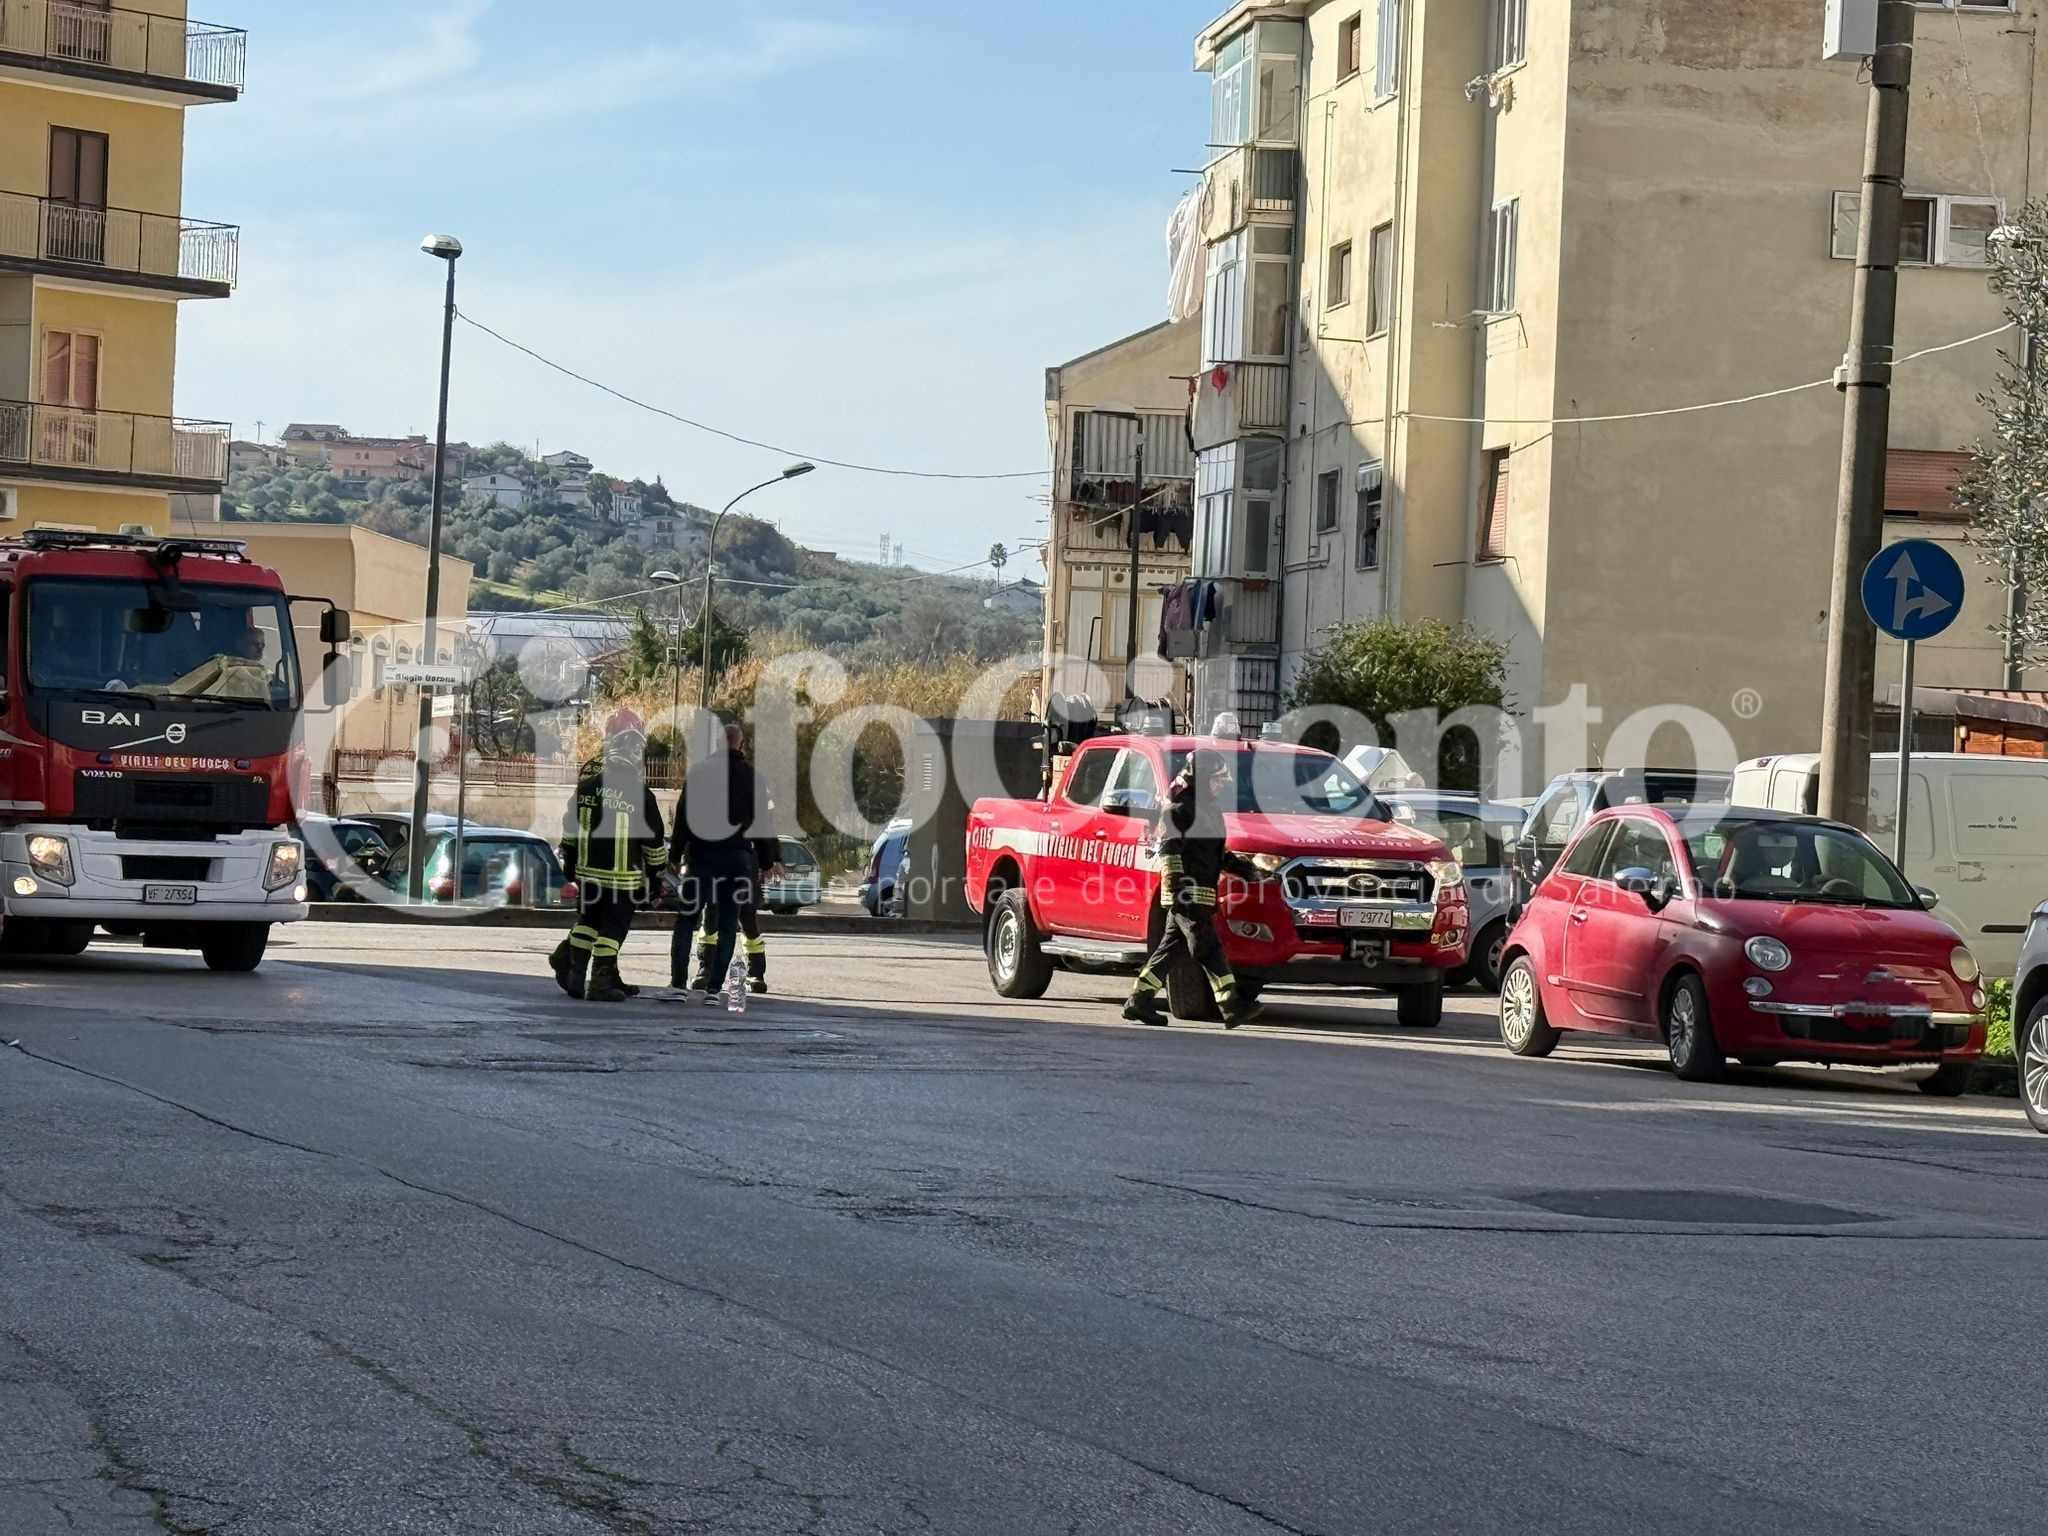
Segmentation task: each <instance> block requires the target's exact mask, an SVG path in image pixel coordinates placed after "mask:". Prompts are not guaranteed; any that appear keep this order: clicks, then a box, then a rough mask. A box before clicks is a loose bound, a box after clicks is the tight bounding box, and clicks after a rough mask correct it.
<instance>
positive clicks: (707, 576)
mask: <svg viewBox="0 0 2048 1536" xmlns="http://www.w3.org/2000/svg"><path fill="white" fill-rule="evenodd" d="M817 467H818V466H817V465H815V464H813V463H811V462H810V460H808V459H799V460H798V461H797V462H796V463H794V464H792V465H790V466H789V467H788V468H787V469H785V470H783V472H782V473H781V474H779V475H777V476H776V477H775V478H774V479H773V480H763V481H762V482H761V483H760V484H759V485H750V486H748V487H747V488H746V489H745V490H744V491H741V492H740V493H739V495H737V496H735V497H733V499H732V500H731V501H728V502H727V503H726V504H725V511H723V512H720V513H719V514H718V516H717V517H716V518H714V519H712V523H711V537H710V538H709V539H707V540H705V542H704V648H703V650H702V651H701V652H699V653H698V656H697V661H698V664H699V665H700V666H702V667H703V669H704V671H703V686H702V687H701V688H700V689H699V690H698V694H697V703H698V706H699V707H700V708H702V709H705V710H709V709H710V708H711V556H712V553H713V551H715V550H716V549H717V548H718V530H719V528H720V526H721V525H722V524H723V523H724V522H725V514H726V512H730V511H731V510H732V509H733V508H734V507H736V506H738V505H739V504H740V503H741V502H743V501H745V500H746V499H747V498H748V497H749V496H751V495H753V494H754V492H756V491H765V490H767V489H768V487H769V486H771V485H779V484H781V483H782V482H783V481H784V480H794V479H796V477H797V476H798V475H808V474H809V473H810V472H811V471H812V470H814V469H816V468H817Z"/></svg>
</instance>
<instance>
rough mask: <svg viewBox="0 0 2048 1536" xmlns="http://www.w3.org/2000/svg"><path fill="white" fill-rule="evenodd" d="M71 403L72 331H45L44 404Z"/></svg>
mask: <svg viewBox="0 0 2048 1536" xmlns="http://www.w3.org/2000/svg"><path fill="white" fill-rule="evenodd" d="M70 403H71V333H70V332H69V331H45V332H43V404H45V405H69V404H70Z"/></svg>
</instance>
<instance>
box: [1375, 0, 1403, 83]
mask: <svg viewBox="0 0 2048 1536" xmlns="http://www.w3.org/2000/svg"><path fill="white" fill-rule="evenodd" d="M1400 89H1401V0H1380V30H1379V56H1378V58H1377V60H1376V61H1375V67H1374V72H1373V82H1372V90H1373V95H1375V96H1376V97H1378V98H1379V99H1380V100H1381V101H1385V100H1386V99H1387V98H1388V97H1390V96H1392V95H1394V94H1396V93H1397V92H1398V91H1399V90H1400Z"/></svg>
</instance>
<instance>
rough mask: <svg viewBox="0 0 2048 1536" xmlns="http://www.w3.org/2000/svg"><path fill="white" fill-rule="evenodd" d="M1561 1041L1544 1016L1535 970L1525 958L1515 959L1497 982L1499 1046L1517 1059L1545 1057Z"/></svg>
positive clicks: (1518, 956)
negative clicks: (1519, 1057)
mask: <svg viewBox="0 0 2048 1536" xmlns="http://www.w3.org/2000/svg"><path fill="white" fill-rule="evenodd" d="M1560 1038H1561V1037H1560V1035H1559V1033H1558V1031H1556V1030H1554V1029H1552V1028H1551V1027H1550V1021H1549V1020H1548V1018H1546V1017H1545V1015H1544V1012H1543V994H1542V993H1541V992H1539V991H1538V990H1537V988H1536V967H1535V966H1534V965H1533V964H1531V963H1530V960H1529V957H1528V956H1527V955H1517V956H1516V957H1515V961H1514V964H1512V965H1510V966H1509V967H1508V973H1507V975H1505V976H1503V977H1502V978H1501V981H1500V1039H1501V1044H1503V1045H1505V1046H1506V1047H1507V1048H1508V1049H1509V1050H1511V1051H1513V1052H1514V1053H1515V1054H1516V1055H1517V1056H1548V1055H1549V1054H1550V1053H1551V1052H1552V1051H1554V1050H1556V1049H1557V1042H1558V1040H1559V1039H1560Z"/></svg>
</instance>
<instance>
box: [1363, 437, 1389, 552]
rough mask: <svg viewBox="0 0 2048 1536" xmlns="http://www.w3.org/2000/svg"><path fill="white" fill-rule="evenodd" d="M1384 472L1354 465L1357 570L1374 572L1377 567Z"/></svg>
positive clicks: (1383, 501) (1383, 494) (1374, 465)
mask: <svg viewBox="0 0 2048 1536" xmlns="http://www.w3.org/2000/svg"><path fill="white" fill-rule="evenodd" d="M1386 494H1387V493H1386V471H1385V469H1384V468H1383V467H1382V466H1381V465H1379V464H1377V463H1373V464H1361V465H1359V466H1358V568H1359V569H1360V570H1361V571H1376V570H1378V569H1379V564H1380V515H1381V512H1382V510H1383V508H1384V507H1385V503H1386Z"/></svg>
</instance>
